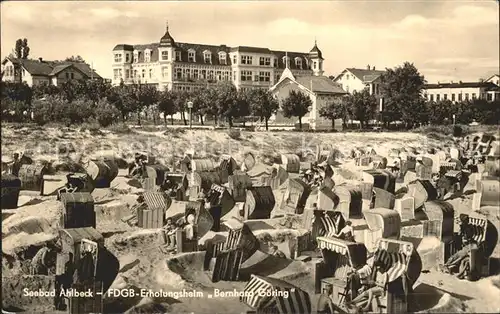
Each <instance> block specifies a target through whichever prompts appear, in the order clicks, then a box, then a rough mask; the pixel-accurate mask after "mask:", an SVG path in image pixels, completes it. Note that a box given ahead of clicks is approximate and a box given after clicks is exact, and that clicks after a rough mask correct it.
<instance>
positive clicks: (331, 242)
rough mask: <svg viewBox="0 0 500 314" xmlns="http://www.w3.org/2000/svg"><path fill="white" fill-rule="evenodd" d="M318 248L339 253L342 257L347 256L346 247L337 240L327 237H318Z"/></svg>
mask: <svg viewBox="0 0 500 314" xmlns="http://www.w3.org/2000/svg"><path fill="white" fill-rule="evenodd" d="M316 240H317V241H318V248H320V249H327V250H329V251H332V252H335V253H339V254H342V255H346V254H347V247H346V246H345V245H344V244H343V243H342V241H340V240H338V239H331V238H328V237H318V238H316Z"/></svg>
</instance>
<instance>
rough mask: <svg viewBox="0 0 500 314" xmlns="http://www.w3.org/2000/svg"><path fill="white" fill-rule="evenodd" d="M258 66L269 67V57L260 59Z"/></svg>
mask: <svg viewBox="0 0 500 314" xmlns="http://www.w3.org/2000/svg"><path fill="white" fill-rule="evenodd" d="M259 64H260V65H271V58H269V57H260V59H259Z"/></svg>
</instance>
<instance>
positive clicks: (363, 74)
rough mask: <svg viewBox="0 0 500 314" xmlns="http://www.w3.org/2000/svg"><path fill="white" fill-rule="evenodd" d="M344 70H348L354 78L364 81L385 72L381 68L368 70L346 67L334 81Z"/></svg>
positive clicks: (366, 81) (371, 80) (370, 80)
mask: <svg viewBox="0 0 500 314" xmlns="http://www.w3.org/2000/svg"><path fill="white" fill-rule="evenodd" d="M345 72H350V73H351V74H352V75H354V76H355V77H356V78H358V79H359V80H361V81H362V82H364V83H370V82H373V81H374V80H376V79H377V78H379V77H380V76H381V75H382V74H384V73H385V71H383V70H368V69H357V68H346V69H345V70H344V71H342V73H340V74H339V75H338V76H337V77H336V78H335V79H334V81H336V80H338V79H339V78H340V77H341V76H342V75H343V74H344V73H345Z"/></svg>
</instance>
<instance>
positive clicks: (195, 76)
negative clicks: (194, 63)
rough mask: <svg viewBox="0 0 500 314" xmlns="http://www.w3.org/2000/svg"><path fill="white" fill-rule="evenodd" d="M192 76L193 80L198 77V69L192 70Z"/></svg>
mask: <svg viewBox="0 0 500 314" xmlns="http://www.w3.org/2000/svg"><path fill="white" fill-rule="evenodd" d="M193 78H194V79H195V80H197V79H198V78H199V75H198V69H194V70H193Z"/></svg>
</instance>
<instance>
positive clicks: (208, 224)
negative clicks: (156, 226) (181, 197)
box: [176, 201, 214, 253]
mask: <svg viewBox="0 0 500 314" xmlns="http://www.w3.org/2000/svg"><path fill="white" fill-rule="evenodd" d="M191 214H192V215H194V224H193V225H194V238H193V239H192V240H188V239H187V238H186V234H185V232H184V230H177V231H176V242H177V252H178V253H183V252H196V251H198V250H199V246H198V241H199V239H201V238H202V237H203V236H204V235H205V234H207V232H208V231H210V229H212V227H213V224H214V219H213V218H212V215H210V213H209V212H208V211H207V209H206V208H205V205H204V204H203V202H198V201H196V202H192V201H190V202H188V203H187V204H186V207H185V210H184V220H185V221H187V217H188V216H189V215H191Z"/></svg>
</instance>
